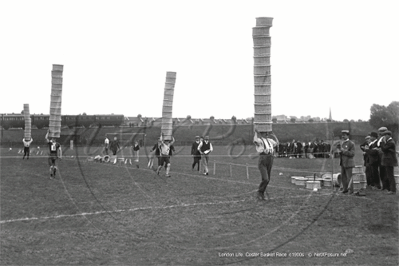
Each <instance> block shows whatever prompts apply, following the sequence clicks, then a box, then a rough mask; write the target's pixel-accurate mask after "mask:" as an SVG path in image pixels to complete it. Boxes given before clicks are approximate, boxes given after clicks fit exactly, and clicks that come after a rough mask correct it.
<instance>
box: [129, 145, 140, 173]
mask: <svg viewBox="0 0 399 266" xmlns="http://www.w3.org/2000/svg"><path fill="white" fill-rule="evenodd" d="M139 154H140V145H139V142H138V141H137V140H136V141H135V142H134V145H133V158H134V162H135V163H136V167H137V168H139ZM130 163H131V162H130Z"/></svg>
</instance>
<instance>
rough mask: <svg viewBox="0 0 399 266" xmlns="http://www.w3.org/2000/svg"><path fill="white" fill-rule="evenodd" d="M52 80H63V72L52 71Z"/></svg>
mask: <svg viewBox="0 0 399 266" xmlns="http://www.w3.org/2000/svg"><path fill="white" fill-rule="evenodd" d="M51 77H52V78H62V71H54V70H53V71H51Z"/></svg>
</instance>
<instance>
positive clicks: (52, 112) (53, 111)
mask: <svg viewBox="0 0 399 266" xmlns="http://www.w3.org/2000/svg"><path fill="white" fill-rule="evenodd" d="M50 115H61V108H50Z"/></svg>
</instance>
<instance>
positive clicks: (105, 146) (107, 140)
mask: <svg viewBox="0 0 399 266" xmlns="http://www.w3.org/2000/svg"><path fill="white" fill-rule="evenodd" d="M108 149H109V139H108V137H107V136H105V140H104V154H105V155H108Z"/></svg>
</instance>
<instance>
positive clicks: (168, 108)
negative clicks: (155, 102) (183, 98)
mask: <svg viewBox="0 0 399 266" xmlns="http://www.w3.org/2000/svg"><path fill="white" fill-rule="evenodd" d="M172 112H173V106H165V105H164V106H162V113H172Z"/></svg>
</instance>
